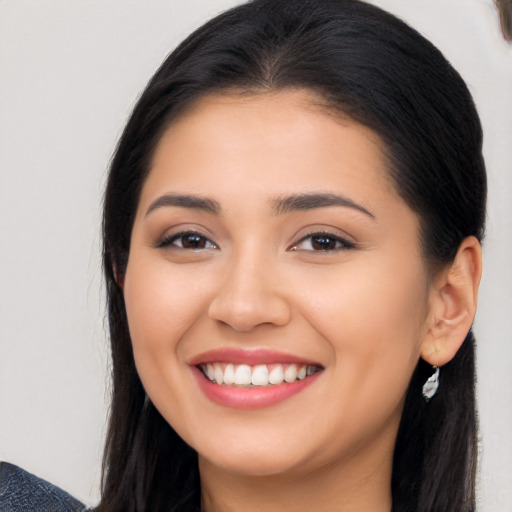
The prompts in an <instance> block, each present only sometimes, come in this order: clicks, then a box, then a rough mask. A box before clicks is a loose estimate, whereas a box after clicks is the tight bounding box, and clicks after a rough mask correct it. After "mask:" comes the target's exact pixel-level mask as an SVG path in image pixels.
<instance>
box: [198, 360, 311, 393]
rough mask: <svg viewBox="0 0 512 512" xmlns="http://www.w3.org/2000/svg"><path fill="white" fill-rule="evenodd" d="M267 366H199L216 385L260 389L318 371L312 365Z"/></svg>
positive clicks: (223, 364)
mask: <svg viewBox="0 0 512 512" xmlns="http://www.w3.org/2000/svg"><path fill="white" fill-rule="evenodd" d="M269 366H270V368H271V369H270V371H269ZM269 366H267V365H266V364H259V365H256V366H249V365H247V364H240V365H236V364H233V363H207V364H204V365H201V368H202V370H203V373H204V374H205V376H206V377H207V378H208V379H209V380H211V381H212V382H215V383H216V384H220V385H226V386H233V385H235V386H251V385H252V386H260V387H261V386H269V385H279V384H282V383H283V382H287V383H292V382H295V381H297V380H303V379H305V378H306V377H308V376H310V375H313V374H314V373H316V372H317V371H318V370H319V369H318V368H317V367H316V366H313V365H302V366H300V367H299V366H297V365H296V364H289V365H283V364H272V365H269Z"/></svg>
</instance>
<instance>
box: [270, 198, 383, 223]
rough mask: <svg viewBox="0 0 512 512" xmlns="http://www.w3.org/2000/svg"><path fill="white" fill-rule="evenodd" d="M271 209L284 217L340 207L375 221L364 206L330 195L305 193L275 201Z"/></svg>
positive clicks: (373, 216)
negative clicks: (294, 213)
mask: <svg viewBox="0 0 512 512" xmlns="http://www.w3.org/2000/svg"><path fill="white" fill-rule="evenodd" d="M272 203H273V204H272V208H273V210H274V212H275V213H276V215H284V214H286V213H291V212H294V211H304V210H313V209H315V208H326V207H329V206H342V207H346V208H353V209H354V210H358V211H360V212H362V213H364V214H365V215H367V216H368V217H370V218H372V219H375V215H373V213H371V212H370V211H368V210H367V209H366V208H365V207H364V206H361V205H360V204H358V203H356V202H355V201H352V199H349V198H348V197H345V196H342V195H339V194H332V193H328V192H327V193H322V192H320V193H305V194H295V195H292V196H287V197H283V198H279V199H276V200H275V201H273V202H272Z"/></svg>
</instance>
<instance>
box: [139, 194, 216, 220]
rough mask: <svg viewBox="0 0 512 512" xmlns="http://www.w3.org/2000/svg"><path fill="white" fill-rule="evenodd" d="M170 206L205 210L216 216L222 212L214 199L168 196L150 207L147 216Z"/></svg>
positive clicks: (178, 195) (154, 202)
mask: <svg viewBox="0 0 512 512" xmlns="http://www.w3.org/2000/svg"><path fill="white" fill-rule="evenodd" d="M169 206H177V207H179V208H190V209H194V210H203V211H205V212H209V213H214V214H216V215H218V214H219V213H220V210H221V208H220V204H219V203H218V202H217V201H215V200H214V199H208V198H206V197H199V196H193V195H183V194H166V195H163V196H160V197H159V198H158V199H156V200H155V201H153V202H152V203H151V204H150V205H149V208H148V209H147V211H146V216H147V215H149V214H150V213H151V212H152V211H154V210H156V209H157V208H164V207H169Z"/></svg>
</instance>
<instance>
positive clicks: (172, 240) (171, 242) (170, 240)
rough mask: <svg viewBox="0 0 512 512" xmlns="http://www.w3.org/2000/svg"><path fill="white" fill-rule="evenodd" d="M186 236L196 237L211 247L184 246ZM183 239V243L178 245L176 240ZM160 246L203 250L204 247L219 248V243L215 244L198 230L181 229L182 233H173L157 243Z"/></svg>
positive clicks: (185, 249)
mask: <svg viewBox="0 0 512 512" xmlns="http://www.w3.org/2000/svg"><path fill="white" fill-rule="evenodd" d="M185 237H194V238H195V239H196V240H200V242H202V243H204V244H206V245H207V244H210V247H184V245H183V240H184V238H185ZM180 239H181V245H177V244H176V241H178V240H180ZM189 241H190V240H189ZM157 247H158V248H164V247H173V248H174V249H179V250H184V251H188V250H192V251H201V250H203V249H217V245H216V244H214V243H213V242H212V241H211V240H210V239H208V238H207V237H205V236H204V235H202V234H201V233H198V232H197V231H181V232H180V233H175V234H173V235H169V236H167V237H165V238H164V239H163V240H162V241H161V242H159V243H158V245H157Z"/></svg>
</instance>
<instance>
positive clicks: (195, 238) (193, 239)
mask: <svg viewBox="0 0 512 512" xmlns="http://www.w3.org/2000/svg"><path fill="white" fill-rule="evenodd" d="M206 244H207V240H206V238H205V237H204V236H201V235H196V234H195V233H190V234H187V235H183V236H182V237H181V247H183V249H204V248H205V247H206Z"/></svg>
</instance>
